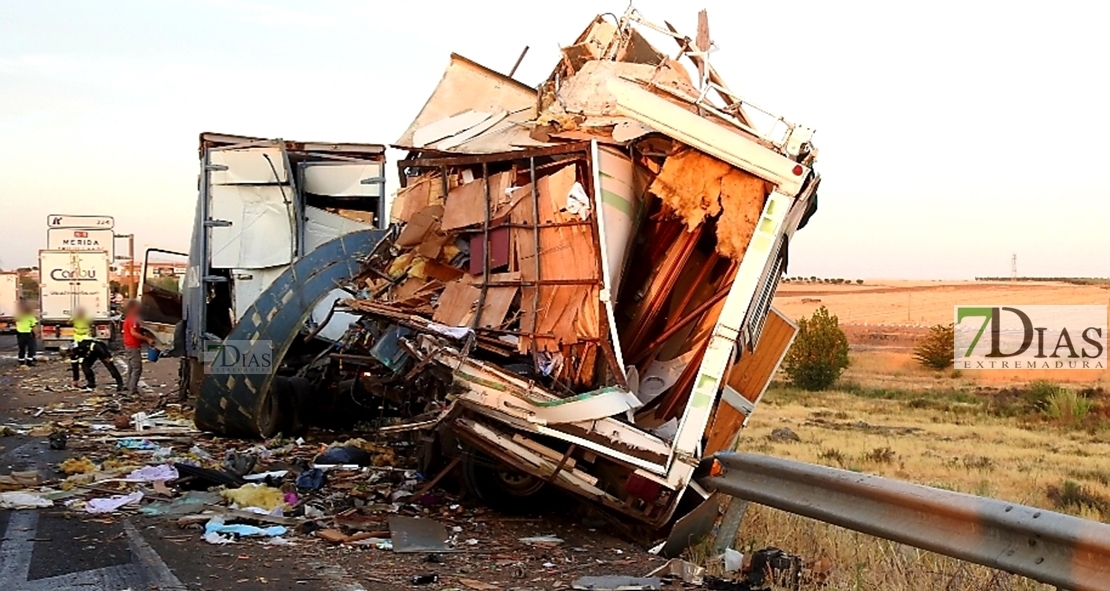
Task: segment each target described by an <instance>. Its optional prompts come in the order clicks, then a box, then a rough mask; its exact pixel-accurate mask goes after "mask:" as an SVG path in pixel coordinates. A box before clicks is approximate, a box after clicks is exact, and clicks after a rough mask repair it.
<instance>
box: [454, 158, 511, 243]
mask: <svg viewBox="0 0 1110 591" xmlns="http://www.w3.org/2000/svg"><path fill="white" fill-rule="evenodd" d="M514 176H515V175H514V174H513V172H512V171H507V172H502V173H499V174H495V175H492V176H490V178H489V198H490V201H491V202H492V203H493V205H495V206H496V205H497V204H499V203H501V202H503V201H505V200H506V199H507V197H506V196H505V191H506V190H507V189H508V188H509V186H510V185H511V184H512V182H513V178H514ZM487 207H488V205H487V203H486V185H485V181H483V180H482V179H475V180H473V181H471V182H469V183H466V184H465V185H459V186H458V187H455V188H454V189H451V191H450V192H449V193H447V205H446V206H445V207H444V211H443V222H442V225H443V229H444V230H454V229H457V228H463V227H466V226H473V225H477V224H483V223H485V221H486V210H487Z"/></svg>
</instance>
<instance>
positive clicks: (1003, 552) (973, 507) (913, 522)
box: [699, 453, 1110, 591]
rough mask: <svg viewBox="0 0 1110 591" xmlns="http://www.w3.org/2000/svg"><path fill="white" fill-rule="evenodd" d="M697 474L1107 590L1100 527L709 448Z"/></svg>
mask: <svg viewBox="0 0 1110 591" xmlns="http://www.w3.org/2000/svg"><path fill="white" fill-rule="evenodd" d="M716 458H717V460H719V461H720V463H721V465H722V467H723V468H724V472H723V473H722V474H721V475H719V476H716V477H711V478H703V479H700V480H699V483H700V484H701V485H702V486H705V487H706V488H709V489H714V490H718V491H721V492H724V493H727V494H730V495H732V496H734V497H737V498H740V499H744V500H746V501H752V502H755V503H759V504H761V505H767V506H768V507H774V508H775V509H779V510H782V511H787V512H790V513H794V514H797V515H802V516H805V517H809V518H812V519H816V520H818V521H823V522H825V523H831V524H833V525H837V526H840V527H845V528H848V529H851V530H854V531H858V532H862V533H865V534H869V535H873V536H877V537H880V538H884V539H887V540H892V541H894V542H898V543H901V544H906V545H909V546H914V547H916V548H921V549H923V550H928V551H930V552H936V553H938V554H943V555H945V556H951V557H953V558H958V559H960V560H966V561H968V562H974V563H976V564H981V565H983V566H987V567H990V568H996V569H998V570H1003V571H1006V572H1009V573H1013V574H1017V575H1021V576H1024V577H1029V578H1030V579H1034V580H1037V581H1040V582H1042V583H1047V584H1050V585H1056V586H1057V587H1060V588H1062V589H1070V590H1071V591H1108V590H1110V525H1106V524H1103V523H1098V522H1094V521H1088V520H1085V519H1080V518H1078V517H1072V516H1070V515H1063V514H1061V513H1055V512H1053V511H1045V510H1043V509H1037V508H1035V507H1027V506H1024V505H1019V504H1017V503H1007V502H1005V501H999V500H996V499H987V498H983V497H976V496H973V495H967V494H963V493H957V492H951V491H946V490H940V489H936V488H931V487H928V486H922V485H919V484H911V483H908V482H900V481H897V480H890V479H887V478H880V477H878V476H870V475H867V474H859V473H857V472H849V471H847V470H837V469H834V468H826V467H824V466H814V465H812V464H804V463H802V462H796V461H793V460H784V459H781V458H772V457H769V456H763V455H757V454H741V453H726V454H718V455H717V456H716Z"/></svg>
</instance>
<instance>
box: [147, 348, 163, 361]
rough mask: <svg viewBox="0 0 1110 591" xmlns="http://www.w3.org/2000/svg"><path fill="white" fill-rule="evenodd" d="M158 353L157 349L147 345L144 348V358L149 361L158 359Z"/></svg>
mask: <svg viewBox="0 0 1110 591" xmlns="http://www.w3.org/2000/svg"><path fill="white" fill-rule="evenodd" d="M160 354H161V353H159V351H158V349H155V348H154V347H147V348H146V360H147V361H149V362H151V363H154V362H155V361H158V356H159V355H160Z"/></svg>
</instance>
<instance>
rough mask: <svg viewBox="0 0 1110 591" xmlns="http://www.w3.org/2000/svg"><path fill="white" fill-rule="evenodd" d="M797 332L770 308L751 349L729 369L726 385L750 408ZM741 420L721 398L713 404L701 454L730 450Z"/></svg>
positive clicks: (768, 381)
mask: <svg viewBox="0 0 1110 591" xmlns="http://www.w3.org/2000/svg"><path fill="white" fill-rule="evenodd" d="M797 330H798V329H797V328H795V327H794V325H793V323H791V322H790V321H789V320H787V319H786V317H785V316H783V315H782V314H781V313H780V312H779V311H778V310H776V309H774V308H771V311H770V313H769V314H767V323H766V325H764V327H763V333H762V334H761V335H760V336H759V342H758V343H756V345H755V350H754V351H752V352H750V353H748V354H747V355H742V356H741V357H740V361H739V362H737V363H736V365H734V366H733V367H732V370H731V371H729V374H728V380H727V383H728V385H729V386H730V387H731V388H732V389H733V390H736V391H737V392H739V393H740V395H741V396H743V397H744V398H745V399H746V400H748V401H749V402H751V403H752V404H753V405H754V404H756V403H757V402H759V398H760V397H761V396H763V392H764V391H766V390H767V384H769V383H770V382H771V378H772V377H774V373H775V369H777V368H778V366H779V363H781V362H782V358H783V357H785V356H786V350H787V348H788V347H789V346H790V340H791V339H793V338H794V333H795V332H797ZM745 418H746V417H745V416H744V414H743V413H742V412H740V411H739V410H737V409H736V408H735V407H733V406H732V405H731V404H729V403H728V402H725V400H724V397H723V396H722V397H721V399H720V400H719V401H718V402H717V411H716V413H715V415H714V417H713V424H712V425H711V426H710V427H709V434H708V435H709V440H708V442H707V443H706V446H705V455H709V454H712V453H716V452H719V451H725V450H729V451H731V449H732V447H733V446H734V445H735V443H736V437H737V436H738V435H739V434H740V428H741V427H743V426H744V419H745Z"/></svg>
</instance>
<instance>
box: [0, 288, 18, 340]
mask: <svg viewBox="0 0 1110 591" xmlns="http://www.w3.org/2000/svg"><path fill="white" fill-rule="evenodd" d="M19 296H20V293H19V273H0V333H7V332H11V331H12V330H15V312H16V306H18V305H19Z"/></svg>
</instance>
